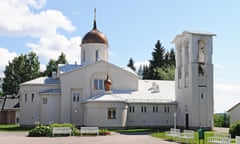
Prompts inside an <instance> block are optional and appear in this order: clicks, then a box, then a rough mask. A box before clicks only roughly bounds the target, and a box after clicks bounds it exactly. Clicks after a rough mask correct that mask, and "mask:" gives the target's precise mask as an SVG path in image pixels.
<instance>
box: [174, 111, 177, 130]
mask: <svg viewBox="0 0 240 144" xmlns="http://www.w3.org/2000/svg"><path fill="white" fill-rule="evenodd" d="M173 120H174V122H173V126H174V129H176V128H177V113H176V112H174V113H173Z"/></svg>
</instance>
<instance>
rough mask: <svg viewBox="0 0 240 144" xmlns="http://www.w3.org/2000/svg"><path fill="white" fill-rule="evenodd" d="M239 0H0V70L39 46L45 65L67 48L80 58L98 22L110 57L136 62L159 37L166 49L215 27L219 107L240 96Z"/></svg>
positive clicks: (118, 62) (71, 55)
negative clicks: (182, 35) (186, 34)
mask: <svg viewBox="0 0 240 144" xmlns="http://www.w3.org/2000/svg"><path fill="white" fill-rule="evenodd" d="M239 5H240V1H238V0H229V1H217V0H211V1H209V0H202V1H192V0H181V1H180V0H149V1H143V0H142V1H139V0H121V1H120V0H115V1H110V0H101V1H99V0H89V1H86V0H85V1H84V0H68V1H67V0H65V1H63V0H62V1H59V0H5V1H0V6H1V10H0V15H1V22H0V53H1V55H2V56H1V60H0V76H3V71H4V68H5V65H6V64H7V63H8V61H9V60H12V58H13V57H14V56H17V55H19V54H27V53H29V52H30V51H34V52H36V53H37V54H38V55H39V59H40V62H41V69H44V65H45V64H46V63H47V62H48V61H49V59H50V58H52V59H56V58H57V57H58V56H59V55H60V53H61V52H64V53H66V55H67V59H68V61H69V62H70V63H74V62H75V61H77V62H78V63H80V48H79V44H80V43H81V38H82V37H83V36H84V35H85V34H86V33H87V32H88V31H89V30H91V29H92V25H93V17H94V16H93V10H94V8H96V9H97V27H98V29H99V30H100V31H101V32H103V33H104V34H105V35H106V36H107V38H108V40H109V44H110V48H109V51H110V56H109V59H110V62H111V63H113V64H116V65H119V66H122V67H125V66H126V65H127V63H128V60H129V58H130V57H132V58H133V60H134V61H135V63H136V64H139V63H146V61H148V60H150V59H151V52H152V51H153V48H154V45H155V43H156V41H157V40H160V41H161V43H162V45H163V46H164V47H165V48H166V49H171V48H174V45H173V44H172V43H171V41H172V40H173V39H174V37H175V36H176V35H177V34H180V33H182V31H184V30H190V31H206V32H211V33H215V34H216V35H217V36H216V37H214V40H213V43H214V52H213V62H214V65H215V66H214V98H215V108H214V110H215V112H224V111H227V110H228V109H229V108H231V107H232V106H233V105H234V104H236V103H238V102H240V77H239V76H238V75H239V73H240V68H239V63H238V61H237V59H236V58H237V57H238V54H239V52H240V51H239V49H238V40H239V37H238V34H239V33H240V29H239V26H240V21H239V14H240V9H239Z"/></svg>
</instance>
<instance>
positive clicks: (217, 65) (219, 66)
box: [214, 63, 223, 69]
mask: <svg viewBox="0 0 240 144" xmlns="http://www.w3.org/2000/svg"><path fill="white" fill-rule="evenodd" d="M214 65H215V67H216V68H218V69H223V65H222V64H220V63H216V64H214Z"/></svg>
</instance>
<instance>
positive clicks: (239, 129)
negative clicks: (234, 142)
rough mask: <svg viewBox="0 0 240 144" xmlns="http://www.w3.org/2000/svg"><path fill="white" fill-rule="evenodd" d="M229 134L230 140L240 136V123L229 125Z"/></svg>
mask: <svg viewBox="0 0 240 144" xmlns="http://www.w3.org/2000/svg"><path fill="white" fill-rule="evenodd" d="M229 133H230V134H231V137H232V138H235V136H236V135H238V136H240V122H236V123H234V124H233V125H231V127H230V129H229Z"/></svg>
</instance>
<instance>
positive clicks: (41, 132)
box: [28, 126, 52, 137]
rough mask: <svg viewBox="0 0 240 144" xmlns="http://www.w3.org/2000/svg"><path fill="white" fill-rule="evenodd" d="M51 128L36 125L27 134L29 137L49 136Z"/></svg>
mask: <svg viewBox="0 0 240 144" xmlns="http://www.w3.org/2000/svg"><path fill="white" fill-rule="evenodd" d="M51 134H52V129H51V128H50V127H49V126H36V127H35V128H34V129H32V130H30V131H29V133H28V136H31V137H43V136H51Z"/></svg>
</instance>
